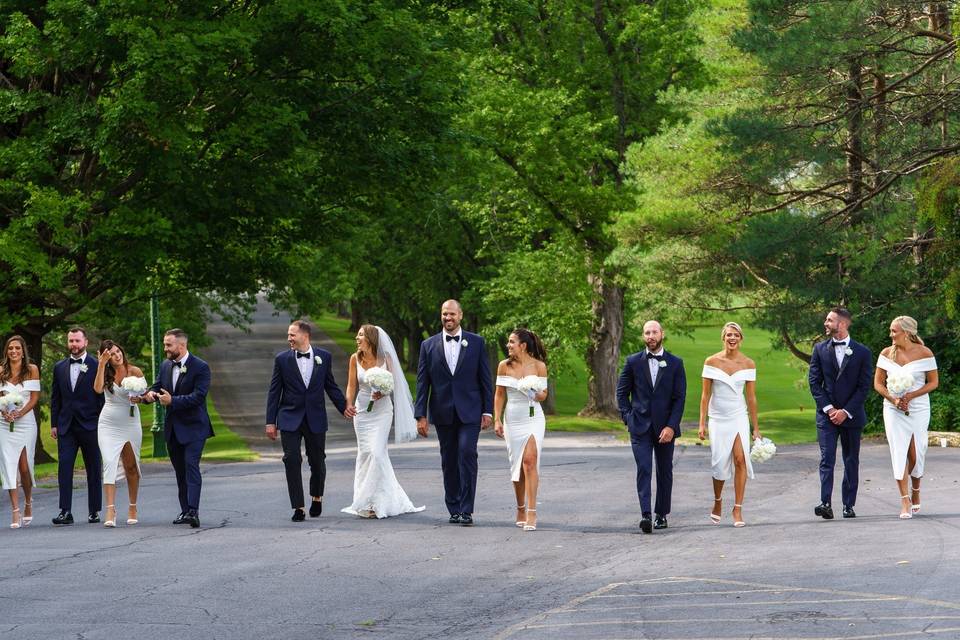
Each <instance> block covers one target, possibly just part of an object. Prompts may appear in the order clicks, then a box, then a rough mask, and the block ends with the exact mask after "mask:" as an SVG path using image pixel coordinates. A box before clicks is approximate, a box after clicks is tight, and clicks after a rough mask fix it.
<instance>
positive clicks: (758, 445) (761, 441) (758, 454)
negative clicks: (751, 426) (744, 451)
mask: <svg viewBox="0 0 960 640" xmlns="http://www.w3.org/2000/svg"><path fill="white" fill-rule="evenodd" d="M776 452H777V445H775V444H773V440H771V439H770V438H757V439H756V440H754V441H753V447H751V448H750V459H751V460H753V461H754V462H766V461H767V460H769V459H770V458H772V457H773V456H774V454H775V453H776Z"/></svg>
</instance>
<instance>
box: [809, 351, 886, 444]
mask: <svg viewBox="0 0 960 640" xmlns="http://www.w3.org/2000/svg"><path fill="white" fill-rule="evenodd" d="M832 342H833V340H832V339H831V340H824V341H822V342H820V343H819V344H817V345H816V346H814V348H813V355H811V356H810V373H809V374H808V376H807V379H808V380H809V382H810V393H812V394H813V399H814V400H815V401H816V402H817V424H818V425H822V426H827V425H832V424H833V423H832V422H830V418H829V417H828V416H827V414H825V413H824V412H823V408H824V407H826V406H827V405H833V407H834V408H835V409H845V410H846V411H847V412H848V413H849V414H850V415H851V416H852V417H851V418H848V419H847V420H846V422H844V423H843V424H842V425H840V426H841V427H849V428H851V429H862V428H863V427H864V425H866V424H867V412H866V411H865V410H864V408H863V405H864V402H866V399H867V395H868V394H869V393H870V391H871V390H872V389H873V354H872V353H870V349H868V348H867V347H866V346H864V345H862V344H860V343H859V342H857V341H856V340H853V339H851V340H850V347H849V348H850V350H851V351H853V353H852V354H850V355H848V356H844V358H843V365H842V366H841V367H840V368H838V367H837V357H836V354H835V351H834V348H833V345H832V344H831V343H832Z"/></svg>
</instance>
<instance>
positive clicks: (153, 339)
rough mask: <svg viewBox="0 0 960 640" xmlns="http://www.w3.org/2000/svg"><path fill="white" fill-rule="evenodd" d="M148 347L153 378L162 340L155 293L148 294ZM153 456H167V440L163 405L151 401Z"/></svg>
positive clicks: (155, 375) (157, 371)
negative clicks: (151, 360) (150, 353)
mask: <svg viewBox="0 0 960 640" xmlns="http://www.w3.org/2000/svg"><path fill="white" fill-rule="evenodd" d="M150 349H151V351H152V352H153V379H154V380H157V379H158V378H159V377H160V363H161V362H162V361H163V355H162V354H163V341H162V340H161V339H160V299H159V298H158V297H157V294H153V295H152V296H150ZM150 431H151V432H153V457H154V458H166V457H167V442H166V440H164V439H163V405H162V404H160V403H159V402H154V403H153V426H152V427H151V428H150Z"/></svg>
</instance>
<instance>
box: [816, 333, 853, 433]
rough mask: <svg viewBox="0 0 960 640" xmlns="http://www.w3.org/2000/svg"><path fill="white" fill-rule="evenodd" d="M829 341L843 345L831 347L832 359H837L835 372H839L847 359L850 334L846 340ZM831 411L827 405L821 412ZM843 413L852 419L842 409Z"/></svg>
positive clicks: (830, 407) (830, 406) (834, 339)
mask: <svg viewBox="0 0 960 640" xmlns="http://www.w3.org/2000/svg"><path fill="white" fill-rule="evenodd" d="M830 340H831V342H842V343H843V344H842V345H839V344H837V345H833V355H834V357H835V358H836V359H837V370H839V369H840V367H842V366H843V359H844V358H846V357H847V353H846V352H847V349H848V348H849V347H850V340H851V338H850V334H849V333H848V334H847V337H846V338H843V339H838V338H830ZM831 411H833V405H832V404H828V405H827V406H825V407H824V408H823V412H824V413H827V414H829V413H830V412H831ZM843 412H844V413H845V414H847V417H848V418H853V415H852V414H851V413H850V412H849V411H847V410H846V409H844V410H843Z"/></svg>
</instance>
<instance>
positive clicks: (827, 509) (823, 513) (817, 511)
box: [813, 502, 833, 520]
mask: <svg viewBox="0 0 960 640" xmlns="http://www.w3.org/2000/svg"><path fill="white" fill-rule="evenodd" d="M813 513H814V515H818V516H820V517H821V518H823V519H824V520H833V507H831V506H830V503H829V502H824V503H822V504H818V505H817V506H816V507H814V508H813Z"/></svg>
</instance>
